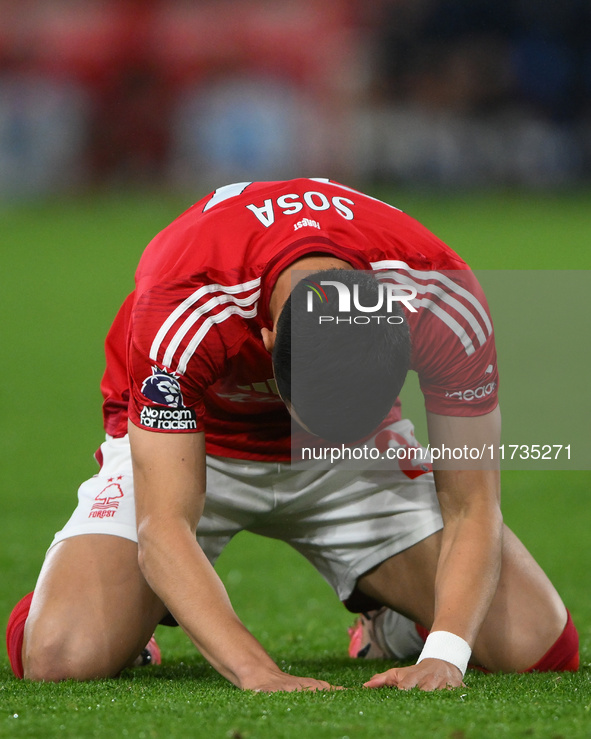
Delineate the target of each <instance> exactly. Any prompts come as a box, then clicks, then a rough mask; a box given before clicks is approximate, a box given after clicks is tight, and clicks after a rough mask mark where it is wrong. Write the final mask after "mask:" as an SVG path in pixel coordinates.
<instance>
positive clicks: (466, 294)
mask: <svg viewBox="0 0 591 739" xmlns="http://www.w3.org/2000/svg"><path fill="white" fill-rule="evenodd" d="M371 267H372V269H374V270H380V269H404V270H406V271H407V272H409V273H410V274H412V275H413V276H414V277H416V278H417V279H424V280H429V279H431V280H439V281H440V282H441V283H443V284H444V285H445V286H446V287H448V288H449V289H450V290H451V291H453V292H455V293H457V294H458V295H460V296H461V297H462V298H464V299H465V300H467V301H468V302H469V303H471V304H472V305H473V306H474V307H475V308H476V310H477V311H478V313H479V314H480V317H481V318H482V320H483V322H484V325H485V326H486V330H487V332H488V335H489V336H490V335H491V334H492V330H493V329H492V323H491V322H490V318H489V317H488V314H487V312H486V310H485V309H484V307H483V306H482V304H481V303H480V301H479V300H478V299H477V298H476V297H475V296H474V295H472V293H471V292H470V291H469V290H466V288H464V287H462V286H461V285H458V284H456V283H455V282H454V281H453V280H452V279H450V278H449V277H448V276H447V275H445V274H442V273H441V272H436V271H434V270H430V271H423V270H420V269H412V268H411V267H409V266H408V264H406V262H401V261H399V260H397V259H384V260H383V261H381V262H372V263H371Z"/></svg>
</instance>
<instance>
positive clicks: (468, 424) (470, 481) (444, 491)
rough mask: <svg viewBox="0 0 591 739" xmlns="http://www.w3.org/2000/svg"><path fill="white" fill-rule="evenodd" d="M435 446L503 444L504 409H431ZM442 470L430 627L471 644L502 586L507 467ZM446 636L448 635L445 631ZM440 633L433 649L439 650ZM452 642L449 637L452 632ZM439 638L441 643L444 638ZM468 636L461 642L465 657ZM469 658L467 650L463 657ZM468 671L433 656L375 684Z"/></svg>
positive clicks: (439, 684)
mask: <svg viewBox="0 0 591 739" xmlns="http://www.w3.org/2000/svg"><path fill="white" fill-rule="evenodd" d="M428 425H429V441H430V443H431V446H432V447H439V448H441V447H442V445H443V444H445V445H446V447H448V448H452V449H453V448H457V449H458V448H463V447H464V445H466V446H467V447H468V448H469V449H470V448H479V449H482V447H483V446H486V447H488V446H489V445H490V444H492V445H493V448H498V440H499V436H500V411H499V408H498V407H497V408H496V409H495V410H494V411H492V412H491V413H489V414H487V415H485V416H479V417H475V418H463V417H449V416H439V415H435V414H432V413H431V414H428ZM460 464H462V465H464V467H465V468H464V469H456V470H453V469H442V470H436V471H435V473H434V474H435V484H436V488H437V495H438V498H439V502H440V506H441V514H442V517H443V524H444V526H443V533H442V543H441V552H440V555H439V561H438V565H437V573H436V579H435V614H434V621H433V626H432V628H431V633H432V634H433V633H434V632H446V633H447V634H452V635H455V636H456V637H460V639H461V640H463V641H464V642H466V643H467V645H468V646H469V647H470V649H471V648H472V647H473V645H474V641H475V639H476V637H477V635H478V632H479V630H480V627H481V625H482V622H483V621H484V618H485V616H486V614H487V612H488V609H489V606H490V603H491V601H492V598H493V596H494V593H495V591H496V588H497V584H498V580H499V575H500V566H501V548H502V516H501V509H500V473H499V471H498V469H497V468H494V465H491V464H490V463H489V464H488V465H487V464H483V463H479V464H478V465H476V464H473V467H474V469H467V468H466V467H468V466H469V465H468V464H467V463H466V462H464V461H463V462H462V463H457V462H456V463H455V466H458V467H459V466H460ZM443 638H444V639H446V638H447V637H446V636H445V635H444V636H443ZM437 639H438V637H435V642H434V646H433V649H432V650H431V651H432V653H434V654H437V653H438V646H437V645H438V642H437ZM447 640H448V642H449V638H447ZM439 643H440V642H439ZM462 646H463V645H462V642H457V644H454V640H453V637H452V638H451V642H450V647H449V648H450V649H451V650H452V652H453V650H454V649H457V648H458V647H459V650H458V652H457V654H458V656H459V657H461V656H462ZM464 656H465V655H464ZM462 677H463V676H462V672H461V671H460V669H458V667H457V666H455V665H454V664H452V663H450V662H448V661H446V660H444V659H439V658H436V657H427V658H425V659H423V660H422V661H420V662H419V663H417V664H416V665H413V666H411V667H406V668H399V669H393V670H388V671H387V672H385V673H382V674H381V675H378V676H375V677H374V678H372V680H371V681H370V682H369V683H368V687H379V686H380V685H397V686H398V687H402V688H411V687H415V686H418V687H420V688H423V689H425V690H433V689H437V688H445V687H450V686H451V687H458V686H460V685H462Z"/></svg>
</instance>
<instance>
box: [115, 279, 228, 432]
mask: <svg viewBox="0 0 591 739" xmlns="http://www.w3.org/2000/svg"><path fill="white" fill-rule="evenodd" d="M194 293H195V286H194V285H193V286H190V287H187V288H185V289H183V288H181V289H179V288H178V286H174V287H173V286H171V287H169V288H167V287H163V288H160V287H159V288H155V289H153V290H151V291H150V292H149V293H146V294H144V295H143V296H142V297H141V299H140V300H139V301H138V303H137V305H136V306H135V308H134V311H133V316H132V321H131V328H130V338H129V345H128V359H127V362H128V372H129V387H130V401H129V418H130V420H131V421H132V422H133V423H134V424H136V425H137V426H140V427H142V428H147V429H150V430H151V431H159V432H166V433H187V432H195V431H203V430H204V423H203V419H204V415H205V406H204V394H205V391H206V390H207V388H208V387H209V386H210V385H212V384H214V383H215V382H216V381H217V380H218V379H219V378H220V377H221V376H222V374H223V370H224V366H225V362H226V352H225V348H224V345H223V342H222V340H221V338H220V335H219V332H218V331H217V327H216V326H215V325H212V326H208V330H207V332H206V335H205V340H203V341H199V343H198V348H197V349H196V350H195V351H191V347H192V346H193V345H194V344H195V341H196V339H195V336H196V334H198V332H199V330H200V329H201V327H202V325H203V324H202V323H199V322H198V321H192V318H191V316H192V315H194V314H195V312H196V311H197V310H198V304H197V306H196V307H195V306H193V305H191V311H189V310H187V311H184V312H183V310H182V308H183V305H184V304H185V302H186V300H187V297H188V296H189V295H191V294H194ZM175 316H178V317H177V318H176V319H175ZM198 338H199V337H198ZM187 352H190V361H185V359H184V358H186V357H187Z"/></svg>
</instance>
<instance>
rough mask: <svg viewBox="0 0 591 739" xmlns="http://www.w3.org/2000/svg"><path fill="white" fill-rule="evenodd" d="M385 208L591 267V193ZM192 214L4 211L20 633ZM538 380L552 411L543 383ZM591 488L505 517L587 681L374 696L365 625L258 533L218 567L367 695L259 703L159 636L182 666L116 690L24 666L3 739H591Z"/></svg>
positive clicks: (162, 203) (260, 614)
mask: <svg viewBox="0 0 591 739" xmlns="http://www.w3.org/2000/svg"><path fill="white" fill-rule="evenodd" d="M201 194H202V193H197V196H201ZM375 194H376V195H378V196H379V197H382V198H384V199H387V200H388V201H389V202H391V203H393V204H395V205H398V206H399V207H401V208H403V209H404V210H406V211H407V212H409V213H411V214H412V215H414V216H415V217H417V218H418V219H419V220H421V221H423V223H425V225H427V226H428V227H430V228H431V229H432V230H433V231H434V232H435V233H437V234H438V235H440V236H441V237H442V238H443V239H444V240H446V241H447V242H448V243H449V244H450V245H451V246H452V247H453V248H454V249H456V250H457V251H458V252H459V253H460V254H462V256H464V257H465V258H466V259H467V260H468V261H469V262H470V263H471V265H472V266H473V267H474V268H477V269H589V268H590V267H591V250H590V249H589V238H590V236H591V208H590V207H589V202H590V198H589V193H588V192H573V193H563V194H559V195H548V194H542V193H539V194H531V193H530V194H524V193H515V192H514V193H488V194H487V193H480V194H463V195H458V196H455V197H451V196H449V197H447V196H444V197H442V196H439V195H438V196H435V195H429V194H409V193H402V192H390V191H385V190H382V191H379V192H377V191H376V192H375ZM189 204H190V203H189V201H188V200H187V199H186V198H185V199H183V198H181V197H173V196H170V195H169V196H161V195H158V194H154V193H150V194H131V195H130V194H127V195H95V196H81V197H76V198H72V199H68V200H63V201H62V200H59V201H57V200H56V201H49V202H44V203H33V204H28V205H26V204H25V205H20V206H11V207H7V206H5V207H4V209H3V210H0V224H1V226H0V234H1V235H0V254H1V265H2V269H1V275H2V281H1V289H0V308H1V314H0V315H1V316H2V319H1V320H2V328H1V333H0V335H1V337H2V348H3V351H2V361H3V366H4V370H3V380H2V383H1V390H0V394H1V398H2V403H1V406H0V408H1V418H2V443H1V445H0V511H1V520H2V523H3V527H2V529H3V535H2V542H1V544H0V572H1V577H0V626H1V627H2V632H3V633H4V628H5V625H6V621H7V618H8V614H9V612H10V610H11V608H12V606H13V604H14V603H15V602H16V600H17V599H18V598H19V597H20V596H21V595H23V594H24V593H25V592H28V591H29V590H31V589H32V588H33V586H34V584H35V579H36V576H37V573H38V570H39V567H40V565H41V561H42V558H43V554H44V551H45V549H46V547H47V545H48V544H49V542H50V540H51V537H52V535H53V533H54V531H56V530H57V529H58V528H60V527H61V526H62V524H63V522H64V521H65V519H66V518H67V517H68V516H69V514H70V513H71V510H72V508H73V506H74V500H75V491H76V489H77V486H78V484H79V483H80V482H81V481H82V480H84V479H86V478H87V477H88V476H90V475H91V474H94V472H95V464H94V461H93V459H92V452H93V451H94V449H95V448H96V447H97V445H98V444H99V443H100V440H101V418H100V395H99V390H98V384H99V380H100V376H101V374H102V369H103V352H102V341H103V337H104V334H105V332H106V331H107V329H108V327H109V324H110V321H111V319H112V317H113V316H114V313H115V311H116V309H117V307H118V304H119V302H120V301H121V300H122V299H123V298H124V296H125V295H126V294H127V292H129V291H130V290H131V289H132V286H133V270H134V267H135V264H136V262H137V259H138V257H139V255H140V253H141V251H142V249H143V247H144V245H145V244H146V243H147V241H148V240H149V239H150V238H151V236H152V235H153V234H154V233H155V232H156V231H157V230H159V229H160V228H162V227H164V226H165V225H166V224H167V223H168V222H169V221H170V220H171V219H172V218H173V217H174V216H175V215H176V214H177V213H179V212H180V211H181V210H182V209H184V208H185V207H186V206H187V205H189ZM582 340H583V341H587V342H588V341H589V337H588V335H587V336H586V337H582ZM534 381H535V382H539V384H540V397H542V398H543V394H544V393H546V392H548V388H547V386H546V385H545V379H544V376H543V373H540V376H539V377H536V378H535V379H534ZM590 486H591V473H589V472H575V471H563V472H549V473H543V472H506V473H504V475H503V499H504V513H505V519H506V520H507V522H508V523H509V525H511V526H512V527H513V528H514V529H515V530H516V531H517V533H518V534H519V535H520V537H521V538H522V540H523V541H524V542H525V543H526V545H527V546H528V547H529V548H530V550H531V551H532V552H533V553H534V554H535V556H536V557H537V559H538V560H539V561H540V563H541V564H542V565H543V567H544V568H545V569H546V571H547V572H548V573H549V575H550V576H551V578H552V579H553V581H554V582H555V584H556V585H557V587H558V589H559V591H560V592H561V594H562V596H563V598H564V599H565V601H566V603H567V605H568V606H569V608H570V609H571V612H572V614H573V617H574V619H575V621H576V623H577V625H578V627H579V632H580V636H581V647H582V649H581V656H582V668H581V671H580V672H579V673H578V674H576V675H554V674H548V675H521V676H515V675H505V676H503V675H495V676H485V675H481V674H477V673H472V672H468V674H467V676H466V682H467V685H468V687H467V688H466V689H460V690H454V691H446V692H440V693H437V694H422V693H419V692H417V691H410V692H408V693H401V692H398V691H396V690H390V689H384V690H380V691H367V690H364V689H362V688H361V687H360V686H361V685H362V683H363V682H364V681H365V680H367V679H368V678H369V677H370V676H371V675H372V674H373V673H374V672H376V671H378V670H380V671H381V670H382V669H384V667H383V665H382V664H380V663H377V662H369V663H366V662H363V661H361V662H356V661H353V660H350V659H349V658H348V657H347V656H346V647H347V638H346V627H347V625H348V624H349V623H350V620H351V618H350V615H349V614H348V613H347V612H346V611H345V610H344V609H343V608H342V606H341V605H340V604H339V603H338V602H337V600H336V599H335V597H334V595H333V594H332V591H330V589H329V588H328V586H327V585H326V584H325V583H324V582H323V581H322V580H321V579H320V578H319V577H318V576H317V575H316V573H315V572H314V571H313V570H312V568H311V567H310V566H309V565H308V564H307V563H306V562H305V561H303V560H302V559H301V558H299V557H298V555H296V554H295V553H294V552H292V551H290V550H289V549H288V548H287V547H285V546H284V545H281V544H279V543H277V542H272V541H267V540H263V539H260V538H257V537H254V536H250V535H246V534H245V535H241V536H239V537H237V538H236V539H235V541H234V542H232V544H231V545H230V546H229V547H228V549H227V550H226V551H225V552H224V554H223V555H222V557H221V559H220V562H219V566H218V569H219V571H220V573H221V575H222V577H223V579H224V581H225V583H226V585H227V587H228V590H229V592H230V596H231V598H232V600H233V602H234V605H235V608H236V610H237V611H238V613H239V615H240V616H241V617H242V619H243V620H244V622H245V623H246V625H247V626H248V627H249V628H250V629H251V630H252V631H253V632H254V633H255V634H256V636H257V637H258V638H259V639H260V640H261V641H262V642H263V643H264V645H265V646H266V647H267V648H268V650H269V651H270V653H271V654H272V656H273V657H274V659H276V660H277V662H278V663H279V664H281V665H282V666H283V667H284V668H285V669H288V670H291V671H293V672H294V673H300V674H310V675H314V676H317V677H320V678H324V679H326V680H330V681H331V682H333V683H337V684H340V685H344V686H346V687H347V688H349V689H348V690H346V691H342V692H335V693H316V694H311V693H305V694H276V695H271V696H269V695H261V694H252V693H242V692H240V691H238V690H237V689H235V688H233V687H232V686H231V685H230V684H229V683H227V682H225V681H224V680H223V679H222V678H221V677H219V676H218V675H217V673H215V672H214V670H213V669H212V668H211V667H209V665H207V663H205V662H204V661H203V659H202V658H201V657H200V656H199V655H198V654H197V653H196V651H195V650H194V648H193V647H192V646H191V644H190V643H189V641H188V640H187V638H186V637H185V636H184V635H183V634H182V633H181V632H180V630H179V629H166V628H164V627H159V631H158V639H159V643H160V645H161V647H162V651H163V664H162V666H160V667H155V668H148V669H136V670H129V671H126V672H125V673H124V674H123V675H122V676H121V677H120V678H119V679H114V680H104V681H97V682H92V683H88V684H77V683H72V682H68V683H63V684H59V685H53V684H32V683H27V682H19V681H17V680H15V679H13V677H12V674H11V672H10V669H9V666H8V660H7V658H6V656H5V654H4V655H3V656H2V657H1V658H0V737H10V738H11V739H12V737H15V738H16V737H35V738H38V737H93V736H96V737H121V736H129V737H142V738H143V737H146V738H150V737H167V738H168V737H193V736H194V737H208V738H211V739H217V738H218V737H221V738H224V737H226V738H228V739H281V738H283V737H285V738H288V737H289V738H291V737H299V738H301V737H315V738H317V739H339V738H343V737H349V738H350V739H362V738H363V739H365V737H372V738H373V737H383V736H388V737H390V736H396V737H411V738H412V737H417V738H418V737H420V738H423V737H431V736H433V737H449V738H450V739H480V737H483V738H484V737H495V739H500V738H501V737H540V738H542V737H544V738H546V737H550V738H554V739H558V738H559V737H563V738H564V739H571V738H573V737H581V738H583V737H591V667H590V664H591V597H590V585H591V578H590V577H589V572H590V570H591V535H590V532H591V502H590V498H589V489H590Z"/></svg>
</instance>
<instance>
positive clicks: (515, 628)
mask: <svg viewBox="0 0 591 739" xmlns="http://www.w3.org/2000/svg"><path fill="white" fill-rule="evenodd" d="M440 541H441V532H437V533H436V534H433V535H432V536H430V537H428V538H427V539H424V540H423V541H421V542H419V543H417V544H415V545H414V546H412V547H410V548H409V549H407V550H405V551H403V552H401V553H399V554H397V555H395V556H393V557H391V558H389V559H388V560H386V561H385V562H383V563H382V564H380V565H378V566H377V567H375V568H374V569H373V570H371V571H370V572H368V573H367V574H365V575H363V576H362V577H361V578H360V579H359V581H358V588H359V590H360V591H361V592H363V593H365V594H366V595H369V596H370V597H371V598H373V599H375V600H376V601H377V602H380V603H383V604H385V605H388V606H389V607H390V608H392V609H394V610H395V611H399V612H402V613H404V614H405V615H407V616H408V617H409V618H410V619H412V620H414V621H416V622H418V623H420V624H422V625H423V626H425V627H426V628H429V627H430V626H431V623H432V621H433V611H434V591H435V571H436V567H437V560H438V556H439V548H440ZM566 623H567V612H566V608H565V606H564V604H563V603H562V600H561V598H560V596H559V595H558V593H557V592H556V590H555V588H554V586H553V585H552V583H551V582H550V580H549V579H548V577H547V576H546V575H545V573H544V572H543V571H542V569H541V567H540V566H539V565H538V564H537V562H536V561H535V560H534V558H533V557H532V556H531V554H530V553H529V552H528V551H527V550H526V548H525V547H524V546H523V544H522V543H521V542H520V541H519V540H518V538H517V537H516V536H515V535H514V534H513V533H512V532H511V531H510V530H509V529H508V528H507V527H505V530H504V541H503V554H502V567H501V575H500V580H499V585H498V588H497V591H496V593H495V596H494V598H493V601H492V604H491V607H490V609H489V612H488V614H487V617H486V618H485V621H484V623H483V625H482V628H481V630H480V633H479V635H478V638H477V640H476V643H475V645H474V650H473V662H474V663H475V664H479V665H482V666H484V667H486V668H487V669H489V670H491V671H499V670H500V671H505V672H514V671H517V672H519V671H523V670H527V669H528V668H530V667H531V666H532V665H535V664H536V663H537V662H538V661H539V660H540V659H541V658H542V657H543V656H544V655H545V654H546V653H547V652H548V650H549V649H550V648H551V647H552V646H553V645H554V644H555V643H556V642H557V640H559V638H560V637H561V635H562V633H563V631H564V629H565V626H566Z"/></svg>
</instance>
